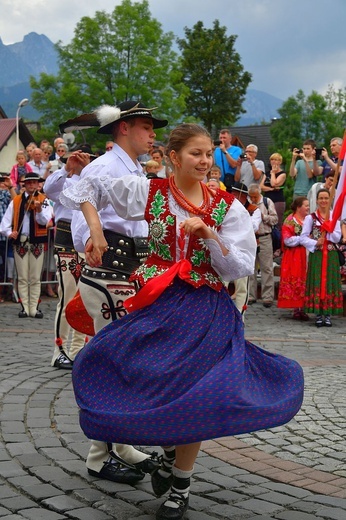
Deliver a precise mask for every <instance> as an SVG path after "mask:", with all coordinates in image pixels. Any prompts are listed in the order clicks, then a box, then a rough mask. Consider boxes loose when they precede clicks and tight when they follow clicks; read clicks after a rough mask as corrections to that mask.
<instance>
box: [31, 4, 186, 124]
mask: <svg viewBox="0 0 346 520" xmlns="http://www.w3.org/2000/svg"><path fill="white" fill-rule="evenodd" d="M173 40H174V35H173V34H172V33H167V34H164V33H163V31H162V28H161V25H160V23H159V22H158V21H157V20H155V19H154V18H152V17H151V14H150V11H149V3H148V1H147V0H143V1H142V2H131V0H123V2H122V4H121V5H118V6H116V7H115V8H114V10H113V12H112V13H110V14H108V13H106V12H104V11H97V12H96V13H95V16H94V17H93V18H89V17H83V18H82V19H81V20H80V21H79V23H78V24H77V26H76V29H75V33H74V38H73V39H72V41H71V43H70V44H68V45H65V46H63V45H62V44H61V42H59V43H58V44H57V51H58V55H59V58H58V59H59V67H60V68H59V74H58V76H51V75H47V74H41V76H40V79H39V80H35V79H34V78H31V87H32V89H33V95H32V104H33V106H34V107H35V108H36V109H37V110H38V111H39V112H40V113H42V114H43V115H42V123H43V125H45V126H47V127H48V128H49V127H50V128H57V125H58V124H59V123H60V122H61V121H63V120H65V119H68V118H70V117H73V116H75V115H76V113H80V112H89V111H92V110H94V109H95V108H96V107H98V106H99V105H102V104H111V105H114V104H116V103H117V102H121V101H125V100H128V99H141V101H142V102H143V103H145V104H146V105H148V106H158V107H159V109H160V110H159V114H160V116H162V117H163V116H166V117H167V118H168V119H169V120H170V121H172V122H173V123H174V121H175V120H176V119H178V118H179V117H180V116H181V113H182V112H183V110H184V108H185V102H184V99H185V95H186V92H187V90H186V87H185V86H184V85H183V83H182V82H181V81H180V73H179V57H178V55H177V53H175V52H174V51H172V43H173Z"/></svg>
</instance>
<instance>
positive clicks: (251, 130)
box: [230, 124, 274, 167]
mask: <svg viewBox="0 0 346 520" xmlns="http://www.w3.org/2000/svg"><path fill="white" fill-rule="evenodd" d="M271 126H272V125H270V124H269V125H253V126H232V127H230V131H231V133H232V144H233V145H236V146H240V148H243V149H244V150H245V148H246V147H247V146H248V145H249V144H255V145H256V146H258V153H257V159H260V160H261V161H263V162H264V165H265V167H267V166H268V165H269V157H270V156H271V154H272V152H271V151H270V150H269V147H270V146H272V145H273V144H274V143H273V139H272V137H271V135H270V127H271Z"/></svg>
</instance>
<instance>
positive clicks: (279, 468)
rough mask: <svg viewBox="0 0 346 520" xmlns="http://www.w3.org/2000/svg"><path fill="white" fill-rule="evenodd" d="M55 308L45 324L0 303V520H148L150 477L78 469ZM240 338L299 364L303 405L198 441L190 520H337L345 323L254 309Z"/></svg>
mask: <svg viewBox="0 0 346 520" xmlns="http://www.w3.org/2000/svg"><path fill="white" fill-rule="evenodd" d="M55 304H56V301H54V302H53V301H52V300H49V299H45V300H44V301H43V303H42V310H43V312H44V318H43V320H34V319H25V320H19V319H18V318H17V313H18V306H17V305H16V304H14V303H2V304H1V305H0V338H1V340H0V341H1V349H0V359H1V364H0V372H1V382H0V394H1V408H0V410H1V411H0V418H1V432H0V443H1V444H0V518H1V519H11V520H17V519H23V518H25V519H30V520H31V519H35V520H40V519H42V520H60V519H71V518H73V519H81V520H107V519H117V520H132V519H133V520H134V519H136V520H153V519H154V518H155V511H156V509H157V508H158V505H159V504H160V503H161V502H162V498H161V499H157V498H155V497H154V495H153V492H152V490H151V486H150V480H149V477H146V478H145V479H144V480H143V481H142V482H141V483H139V484H138V485H137V486H136V487H131V486H128V485H122V484H113V483H111V482H107V481H101V480H98V479H95V478H93V477H90V476H89V475H88V474H87V472H86V469H85V463H84V461H85V457H86V454H87V451H88V448H89V441H88V440H87V439H86V438H85V437H84V435H83V434H82V432H81V430H80V427H79V424H78V411H77V407H76V404H75V402H74V397H73V391H72V387H71V373H70V372H65V371H62V370H56V369H53V368H51V367H50V359H51V356H52V352H53V319H54V307H55ZM246 336H247V338H248V339H249V340H251V341H253V342H254V343H256V344H258V345H260V346H262V347H264V348H266V349H268V350H270V351H273V352H279V353H282V354H285V355H287V356H289V357H292V358H294V359H296V360H298V361H299V362H300V363H301V365H302V366H303V368H304V372H305V378H306V392H305V400H304V404H303V406H302V409H301V411H300V412H299V414H298V415H297V416H296V418H295V419H294V420H292V421H291V422H290V423H289V424H288V425H285V426H282V427H279V428H275V429H272V430H265V431H259V432H255V433H252V434H246V435H240V436H237V437H227V438H223V439H217V440H213V441H208V442H205V443H203V449H202V451H201V452H200V456H199V457H198V460H197V464H196V468H195V475H194V478H193V482H192V494H191V506H190V510H189V512H188V513H187V515H186V519H187V520H207V519H208V520H210V519H211V520H213V519H215V520H216V519H219V520H220V519H234V520H238V519H239V520H240V519H241V520H242V519H244V520H245V519H246V520H254V519H256V520H269V519H277V520H315V519H316V518H317V519H335V520H338V519H339V520H345V518H346V455H345V452H346V437H345V425H346V414H345V412H346V399H345V398H346V353H345V339H346V318H342V317H340V318H335V319H334V320H333V327H332V328H331V329H327V328H322V329H316V328H315V326H314V324H313V322H312V320H311V321H310V322H307V323H304V322H303V323H300V322H294V321H293V320H292V319H291V318H290V314H289V312H288V311H283V310H278V309H276V308H271V309H265V308H264V307H263V306H262V305H261V304H260V303H259V302H258V303H256V304H255V305H253V306H251V307H250V309H249V311H248V313H247V318H246Z"/></svg>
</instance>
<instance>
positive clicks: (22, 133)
mask: <svg viewBox="0 0 346 520" xmlns="http://www.w3.org/2000/svg"><path fill="white" fill-rule="evenodd" d="M16 122H17V120H16V118H15V117H14V118H7V119H0V151H1V150H2V149H3V147H4V146H6V144H7V142H8V140H9V139H10V138H11V137H12V135H13V134H15V133H16ZM18 126H19V139H20V141H21V142H22V143H23V145H24V146H27V145H28V144H29V143H30V142H31V141H33V140H34V138H33V136H32V134H31V133H30V132H29V130H28V129H27V127H26V125H25V124H24V123H23V121H22V119H19V125H18Z"/></svg>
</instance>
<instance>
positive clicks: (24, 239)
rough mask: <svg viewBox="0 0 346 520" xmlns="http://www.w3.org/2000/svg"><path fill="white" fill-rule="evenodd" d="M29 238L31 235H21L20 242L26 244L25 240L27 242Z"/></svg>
mask: <svg viewBox="0 0 346 520" xmlns="http://www.w3.org/2000/svg"><path fill="white" fill-rule="evenodd" d="M28 240H29V237H28V236H27V235H20V237H19V242H20V243H21V244H25V242H27V241H28Z"/></svg>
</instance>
